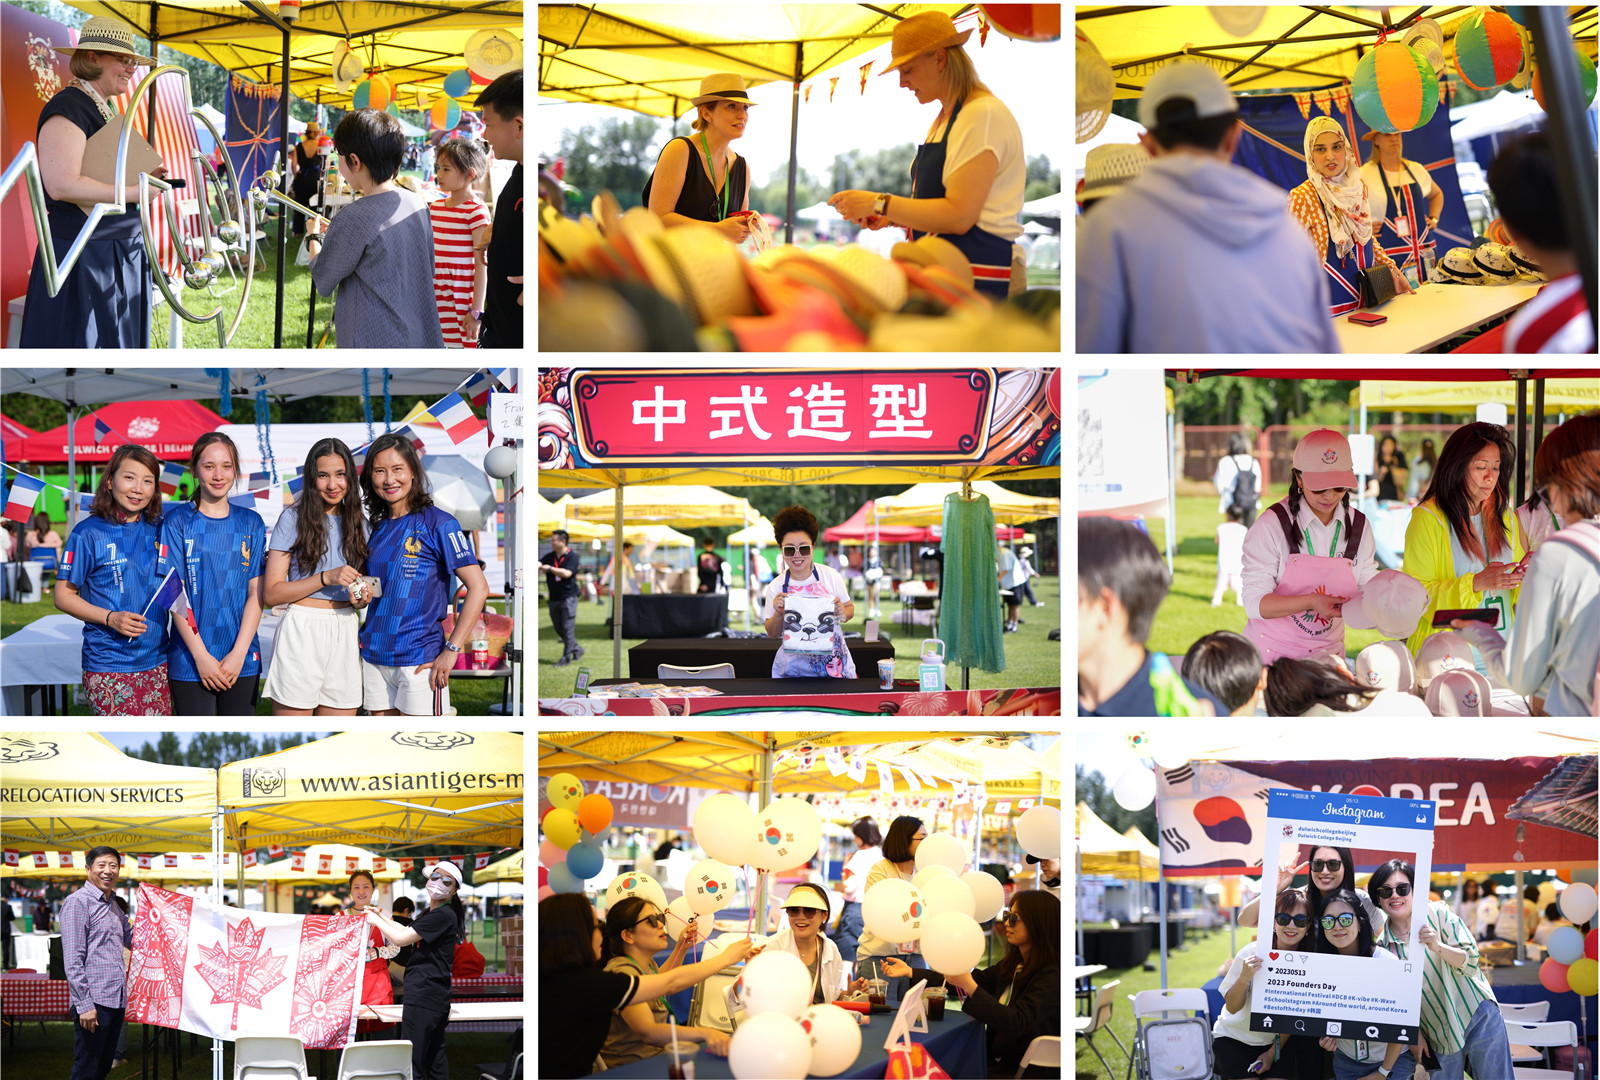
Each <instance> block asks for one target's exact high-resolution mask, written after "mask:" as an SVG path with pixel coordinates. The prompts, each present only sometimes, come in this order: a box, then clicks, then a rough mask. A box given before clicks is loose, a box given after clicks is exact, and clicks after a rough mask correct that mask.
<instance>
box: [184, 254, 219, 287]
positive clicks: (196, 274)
mask: <svg viewBox="0 0 1600 1080" xmlns="http://www.w3.org/2000/svg"><path fill="white" fill-rule="evenodd" d="M215 274H216V271H214V270H213V269H212V267H211V264H210V263H209V262H208V261H207V260H205V259H200V260H198V261H196V262H195V264H194V266H193V268H191V269H188V270H185V271H184V272H183V283H184V284H185V285H187V286H188V287H189V288H191V289H195V290H200V289H204V288H207V287H208V286H210V284H211V279H212V277H214V276H215Z"/></svg>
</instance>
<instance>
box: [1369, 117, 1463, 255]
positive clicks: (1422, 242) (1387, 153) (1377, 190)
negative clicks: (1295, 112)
mask: <svg viewBox="0 0 1600 1080" xmlns="http://www.w3.org/2000/svg"><path fill="white" fill-rule="evenodd" d="M1361 141H1362V142H1370V143H1371V144H1372V156H1371V157H1370V158H1368V159H1367V163H1366V164H1365V165H1363V166H1361V179H1362V180H1365V181H1366V183H1367V211H1368V213H1369V214H1370V215H1371V216H1372V230H1373V234H1374V235H1375V236H1376V237H1377V239H1378V242H1379V243H1380V244H1382V245H1383V249H1384V250H1385V251H1387V252H1388V253H1389V254H1390V255H1393V256H1394V257H1395V258H1396V259H1398V260H1399V262H1400V268H1401V269H1402V270H1413V271H1414V272H1415V273H1416V274H1418V275H1419V277H1418V278H1417V280H1418V281H1419V282H1420V281H1423V280H1425V277H1426V275H1425V271H1424V269H1423V266H1422V261H1423V256H1424V252H1425V251H1429V250H1431V249H1432V248H1433V246H1434V242H1433V241H1432V240H1428V239H1425V237H1426V236H1427V235H1428V233H1429V232H1430V231H1432V229H1433V228H1434V227H1435V226H1437V225H1438V224H1439V215H1440V213H1442V212H1443V210H1444V192H1443V191H1442V190H1441V189H1440V187H1439V185H1438V184H1435V183H1434V182H1433V177H1431V176H1429V175H1428V167H1427V166H1426V165H1423V164H1421V163H1420V162H1416V161H1411V160H1410V159H1408V158H1405V157H1403V156H1401V150H1402V139H1401V135H1400V133H1399V132H1395V133H1394V134H1392V135H1389V134H1385V133H1383V132H1381V131H1369V132H1367V133H1366V134H1365V135H1363V136H1361Z"/></svg>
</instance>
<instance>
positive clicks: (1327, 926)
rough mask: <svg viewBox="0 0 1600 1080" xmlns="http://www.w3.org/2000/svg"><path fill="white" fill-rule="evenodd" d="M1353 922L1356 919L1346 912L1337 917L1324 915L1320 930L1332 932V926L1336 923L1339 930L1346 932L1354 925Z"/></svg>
mask: <svg viewBox="0 0 1600 1080" xmlns="http://www.w3.org/2000/svg"><path fill="white" fill-rule="evenodd" d="M1355 921H1356V917H1355V916H1354V915H1352V914H1350V912H1348V911H1347V912H1345V913H1344V914H1343V915H1340V916H1337V917H1335V916H1333V915H1324V916H1323V917H1322V928H1323V929H1324V930H1332V929H1333V926H1334V924H1335V923H1338V924H1339V929H1341V930H1348V929H1350V927H1351V926H1353V925H1355Z"/></svg>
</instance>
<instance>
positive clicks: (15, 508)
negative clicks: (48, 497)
mask: <svg viewBox="0 0 1600 1080" xmlns="http://www.w3.org/2000/svg"><path fill="white" fill-rule="evenodd" d="M42 491H44V481H43V480H35V479H34V478H33V477H31V476H29V475H27V474H26V473H17V474H16V478H15V479H14V480H12V481H11V493H10V494H9V495H8V496H6V509H5V516H6V517H8V518H10V519H11V520H12V521H20V522H22V523H23V524H24V525H26V524H27V523H28V519H29V518H31V517H32V516H33V504H34V503H36V502H38V501H39V494H40V492H42Z"/></svg>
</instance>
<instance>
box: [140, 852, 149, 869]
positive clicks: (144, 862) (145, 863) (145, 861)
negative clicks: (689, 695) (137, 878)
mask: <svg viewBox="0 0 1600 1080" xmlns="http://www.w3.org/2000/svg"><path fill="white" fill-rule="evenodd" d="M139 869H140V870H148V869H150V856H148V855H140V856H139Z"/></svg>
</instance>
